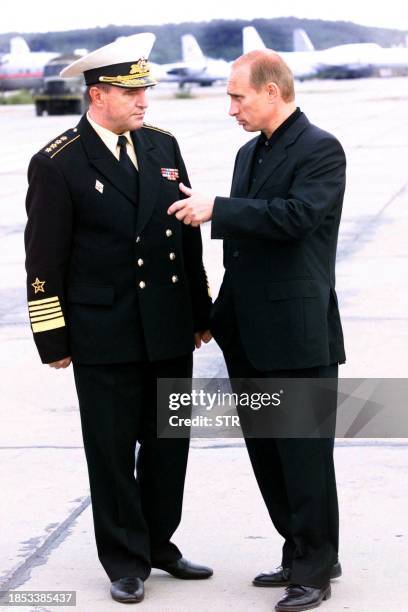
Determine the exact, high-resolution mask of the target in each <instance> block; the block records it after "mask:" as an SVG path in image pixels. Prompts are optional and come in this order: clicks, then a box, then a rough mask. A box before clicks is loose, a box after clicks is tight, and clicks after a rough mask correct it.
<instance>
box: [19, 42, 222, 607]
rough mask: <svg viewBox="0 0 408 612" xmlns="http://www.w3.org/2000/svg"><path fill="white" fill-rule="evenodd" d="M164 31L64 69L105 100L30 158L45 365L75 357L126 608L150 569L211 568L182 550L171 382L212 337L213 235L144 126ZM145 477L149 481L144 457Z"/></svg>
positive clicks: (94, 486)
mask: <svg viewBox="0 0 408 612" xmlns="http://www.w3.org/2000/svg"><path fill="white" fill-rule="evenodd" d="M153 42H154V36H153V35H152V34H138V35H135V36H131V37H128V39H126V40H123V39H122V40H119V41H117V42H115V43H112V44H111V45H108V46H106V47H103V48H102V49H99V50H97V51H94V52H93V53H91V54H89V55H87V56H86V57H84V58H81V59H80V60H77V61H76V62H75V63H74V64H72V65H71V66H69V67H67V68H66V69H64V71H63V76H67V77H70V76H77V75H79V74H81V73H82V72H83V73H84V75H85V81H86V84H87V86H88V96H89V100H90V106H89V111H88V113H87V114H86V115H85V116H83V117H82V119H81V120H80V122H79V124H78V125H77V127H75V128H73V129H69V130H68V131H66V132H65V133H64V134H62V135H60V136H59V137H58V138H56V139H54V140H53V141H52V142H50V143H49V144H48V145H47V146H45V147H44V148H43V149H41V151H39V152H38V153H37V154H36V155H34V157H33V158H32V160H31V163H30V166H29V170H28V179H29V189H28V194H27V212H28V223H27V228H26V233H25V241H26V253H27V260H26V267H27V288H28V307H29V315H30V321H31V325H32V330H33V334H34V339H35V342H36V344H37V348H38V351H39V353H40V357H41V359H42V361H43V362H44V363H47V364H49V365H50V366H52V367H54V368H61V367H62V368H65V367H68V366H69V364H70V363H71V360H72V363H73V368H74V376H75V383H76V388H77V392H78V398H79V405H80V413H81V422H82V431H83V439H84V447H85V452H86V458H87V462H88V471H89V478H90V488H91V497H92V509H93V517H94V527H95V536H96V543H97V549H98V555H99V559H100V561H101V563H102V565H103V567H104V569H105V571H106V572H107V574H108V576H109V578H110V580H111V582H112V585H111V595H112V597H113V598H114V599H116V600H117V601H120V602H126V603H132V602H138V601H140V600H141V599H143V594H144V588H143V581H144V580H145V579H146V578H147V577H148V576H149V573H150V570H151V567H156V568H160V569H162V570H165V571H167V572H169V573H170V574H172V575H173V576H175V577H178V578H182V579H197V578H208V577H209V576H211V574H212V570H211V569H210V568H207V567H204V566H198V565H194V564H192V563H190V562H189V561H187V560H186V559H184V558H183V557H182V555H181V552H180V551H179V549H178V548H177V547H176V546H175V545H174V544H173V543H172V542H171V541H170V540H171V536H172V535H173V533H174V531H175V530H176V528H177V526H178V524H179V522H180V518H181V509H182V498H183V488H184V479H185V472H186V464H187V456H188V449H189V440H188V439H185V438H184V439H172V440H169V439H158V438H157V427H156V420H157V419H156V384H157V379H158V378H160V377H166V378H177V379H179V378H180V379H190V378H191V375H192V351H193V348H194V344H195V346H196V347H199V346H200V344H201V340H204V341H208V340H209V339H210V337H211V336H210V333H209V332H208V325H209V313H210V307H211V299H210V297H209V292H208V285H207V279H206V274H205V270H204V267H203V264H202V244H201V236H200V230H199V228H192V227H187V226H181V225H180V224H179V223H178V222H177V220H176V219H171V218H169V217H168V215H167V208H168V206H169V205H170V203H171V202H172V201H174V199H175V198H176V197H177V196H178V194H179V191H178V182H177V179H179V178H180V179H182V180H183V181H184V182H188V177H187V173H186V169H185V166H184V162H183V159H182V157H181V154H180V150H179V147H178V144H177V142H176V139H175V138H174V136H172V135H171V134H170V133H169V132H166V131H165V130H162V129H160V128H155V127H152V126H149V125H146V124H144V123H143V118H144V114H145V111H146V108H147V100H146V92H147V88H148V87H150V86H151V85H154V84H155V81H154V79H153V78H152V76H151V74H150V70H149V66H148V64H147V62H146V59H145V58H146V57H147V55H148V54H149V52H150V49H151V47H152V45H153ZM137 442H139V444H140V449H139V452H138V456H137V466H136V467H137V469H136V472H137V477H136V478H135V449H136V443H137Z"/></svg>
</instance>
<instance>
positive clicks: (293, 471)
mask: <svg viewBox="0 0 408 612" xmlns="http://www.w3.org/2000/svg"><path fill="white" fill-rule="evenodd" d="M223 351H224V357H225V361H226V365H227V369H228V374H229V376H230V378H232V379H233V378H335V379H337V375H338V366H337V364H335V365H331V366H322V367H315V368H307V369H300V370H274V371H270V372H265V371H260V370H257V369H256V368H254V367H253V366H252V364H251V363H250V362H249V360H248V358H247V356H246V354H245V350H244V347H243V346H242V343H241V341H240V338H239V334H238V333H236V334H235V336H234V339H233V340H232V341H231V342H230V343H229V344H228V345H227V346H226V347H224V348H223ZM332 397H334V395H333V396H332ZM245 442H246V446H247V450H248V454H249V458H250V460H251V464H252V467H253V470H254V474H255V477H256V480H257V482H258V486H259V489H260V491H261V493H262V496H263V499H264V501H265V504H266V506H267V508H268V512H269V515H270V517H271V520H272V522H273V524H274V526H275V528H276V530H277V531H278V532H279V533H280V534H281V536H282V537H283V538H284V544H283V551H282V566H283V567H291V568H292V582H293V583H295V584H303V585H305V586H314V587H322V586H324V585H325V584H327V582H328V581H329V579H330V571H331V568H332V565H333V564H334V563H335V562H336V560H337V558H338V548H339V512H338V502H337V489H336V478H335V471H334V463H333V447H334V438H307V439H306V438H246V440H245Z"/></svg>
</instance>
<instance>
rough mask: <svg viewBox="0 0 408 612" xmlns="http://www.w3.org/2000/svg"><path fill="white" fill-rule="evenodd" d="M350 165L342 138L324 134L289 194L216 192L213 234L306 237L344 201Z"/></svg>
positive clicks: (300, 165)
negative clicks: (268, 196)
mask: <svg viewBox="0 0 408 612" xmlns="http://www.w3.org/2000/svg"><path fill="white" fill-rule="evenodd" d="M271 154H272V153H271ZM345 168H346V158H345V155H344V151H343V149H342V147H341V145H340V143H339V142H338V141H337V140H336V139H335V138H329V137H327V138H325V139H321V140H319V141H318V142H316V143H314V145H313V146H312V147H310V148H309V149H308V150H307V152H306V153H305V155H304V156H303V157H302V158H301V159H300V160H299V162H298V164H297V167H296V170H295V175H294V179H293V182H292V185H291V187H290V189H289V192H288V196H287V197H286V198H282V197H275V198H271V199H255V198H254V199H250V198H221V197H217V198H216V200H215V205H214V211H213V218H212V226H211V237H212V238H215V239H217V238H254V237H259V238H262V239H270V240H276V241H292V240H303V239H304V238H306V237H307V236H308V235H309V234H311V233H312V232H313V231H314V230H315V229H316V228H317V227H318V226H319V225H320V223H321V222H322V221H323V219H324V218H325V217H326V216H327V214H329V213H330V211H331V210H333V209H334V208H335V207H336V206H339V205H341V202H342V197H343V194H344V188H345ZM238 171H239V163H238V164H236V170H235V172H238Z"/></svg>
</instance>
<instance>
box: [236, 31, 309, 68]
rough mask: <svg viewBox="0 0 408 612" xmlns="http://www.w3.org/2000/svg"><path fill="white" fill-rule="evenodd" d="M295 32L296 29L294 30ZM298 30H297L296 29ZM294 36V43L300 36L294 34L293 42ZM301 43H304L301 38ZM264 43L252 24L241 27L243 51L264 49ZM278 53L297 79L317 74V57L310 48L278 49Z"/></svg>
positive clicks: (298, 40)
mask: <svg viewBox="0 0 408 612" xmlns="http://www.w3.org/2000/svg"><path fill="white" fill-rule="evenodd" d="M295 32H296V31H295ZM298 32H299V31H298ZM295 36H296V41H297V42H296V44H297V43H298V42H299V44H300V40H301V38H303V37H301V36H300V34H299V33H298V34H294V42H295ZM303 44H305V45H306V46H307V44H306V42H305V40H303ZM265 48H266V45H265V43H264V41H263V40H262V38H261V37H260V35H259V33H258V31H257V30H256V29H255V28H254V27H253V26H246V27H245V28H243V29H242V49H243V52H244V53H248V52H249V51H257V50H260V49H265ZM279 55H280V56H281V57H282V58H283V59H284V60H285V62H286V63H287V64H288V66H289V68H290V69H291V70H292V72H293V76H294V77H295V78H297V79H305V78H308V77H313V76H316V75H317V71H318V66H319V64H318V59H317V58H316V56H315V55H314V53H313V52H311V51H310V50H304V51H303V50H302V51H282V52H280V51H279Z"/></svg>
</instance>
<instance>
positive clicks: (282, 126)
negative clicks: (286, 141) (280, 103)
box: [258, 107, 302, 145]
mask: <svg viewBox="0 0 408 612" xmlns="http://www.w3.org/2000/svg"><path fill="white" fill-rule="evenodd" d="M300 115H302V111H301V110H300V108H299V107H297V108H296V110H295V111H293V113H292V114H291V115H289V117H287V118H286V119H285V121H283V123H281V124H280V125H279V126H278V127H277V128H276V130H275V131H274V132H273V134H272V135H271V136H270V137H269V138H267V136H266V135H265V134H264V133H263V132H261V133H260V135H259V140H258V144H259V145H264V144H265V143H266V142H267V141H268V142H269V144H272V143H273V142H275V141H276V140H277V139H278V138H279V136H282V134H283V133H284V132H286V130H287V129H288V128H289V127H290V126H291V125H292V123H295V121H296V120H297V119H298V118H299V117H300Z"/></svg>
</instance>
